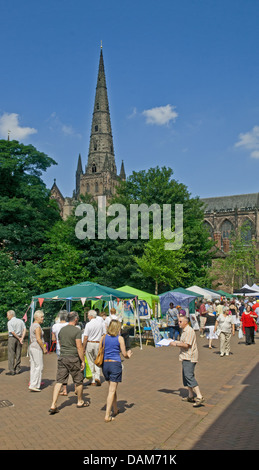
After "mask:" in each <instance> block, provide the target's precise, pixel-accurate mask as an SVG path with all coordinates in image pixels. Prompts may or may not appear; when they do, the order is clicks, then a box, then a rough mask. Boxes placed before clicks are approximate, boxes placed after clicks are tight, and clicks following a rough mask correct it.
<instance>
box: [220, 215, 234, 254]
mask: <svg viewBox="0 0 259 470" xmlns="http://www.w3.org/2000/svg"><path fill="white" fill-rule="evenodd" d="M220 231H221V245H222V247H223V238H228V239H230V236H231V235H232V232H233V231H234V226H233V224H232V223H231V222H230V220H227V219H226V220H224V222H223V224H222V225H221V227H220Z"/></svg>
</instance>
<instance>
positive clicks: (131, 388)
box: [0, 334, 259, 451]
mask: <svg viewBox="0 0 259 470" xmlns="http://www.w3.org/2000/svg"><path fill="white" fill-rule="evenodd" d="M197 341H198V347H199V363H198V365H197V367H196V377H197V380H198V383H199V385H200V388H201V391H202V393H203V395H204V397H205V399H206V401H205V404H204V406H201V407H200V408H193V406H192V404H191V403H185V402H182V401H181V397H183V396H185V395H186V389H185V388H184V387H183V385H182V377H181V364H180V362H179V358H178V356H179V350H178V349H177V348H169V347H168V348H166V347H164V348H154V347H153V346H152V345H148V346H145V345H144V346H143V349H142V350H140V348H139V347H135V348H134V349H133V352H134V354H133V356H132V358H131V359H130V360H125V361H124V363H123V364H124V370H123V382H122V383H121V384H120V385H119V388H118V402H119V408H120V411H121V413H120V414H119V415H118V416H117V417H116V418H115V420H114V421H113V422H111V423H105V422H104V414H105V403H106V396H107V390H108V386H107V384H106V383H105V382H104V381H103V383H102V386H101V387H90V386H88V384H87V381H85V383H84V397H85V400H88V401H89V403H90V406H89V407H87V408H84V409H77V408H76V396H75V394H74V386H73V384H72V382H70V383H69V386H68V391H69V395H68V397H62V396H60V397H59V401H58V406H59V408H60V413H58V414H56V415H49V413H48V409H49V407H50V405H51V400H52V392H53V386H54V384H55V378H56V365H57V358H56V354H55V353H50V354H47V355H45V356H44V372H43V381H44V386H43V389H42V391H41V392H40V393H37V392H36V393H33V392H30V391H28V382H29V359H28V358H27V357H24V358H23V359H22V373H21V374H19V375H16V376H13V377H12V376H7V375H5V372H7V361H4V362H0V401H1V400H9V401H10V402H11V403H12V404H13V406H8V407H7V406H3V407H0V449H1V450H26V449H27V450H65V449H67V450H85V451H86V450H89V451H91V450H154V449H155V450H203V449H207V450H208V449H211V450H213V449H221V450H225V449H226V450H242V449H247V450H250V449H258V448H259V394H258V391H259V335H256V344H255V345H251V346H246V345H245V344H244V340H239V339H238V337H237V334H236V335H235V336H234V337H233V338H232V340H231V352H232V353H231V355H230V356H229V357H220V356H219V342H218V341H214V345H213V346H214V348H213V349H209V348H208V342H207V340H206V338H200V337H199V335H198V334H197Z"/></svg>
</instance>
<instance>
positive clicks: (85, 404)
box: [76, 402, 89, 408]
mask: <svg viewBox="0 0 259 470" xmlns="http://www.w3.org/2000/svg"><path fill="white" fill-rule="evenodd" d="M87 406H89V403H88V402H84V403H82V405H76V407H77V408H86V407H87Z"/></svg>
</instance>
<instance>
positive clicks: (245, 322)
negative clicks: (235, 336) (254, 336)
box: [240, 312, 258, 333]
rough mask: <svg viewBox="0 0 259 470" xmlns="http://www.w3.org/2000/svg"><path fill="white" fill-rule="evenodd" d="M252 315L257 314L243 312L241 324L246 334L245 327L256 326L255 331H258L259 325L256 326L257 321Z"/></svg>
mask: <svg viewBox="0 0 259 470" xmlns="http://www.w3.org/2000/svg"><path fill="white" fill-rule="evenodd" d="M251 314H252V315H256V313H255V312H249V313H245V312H243V313H242V317H241V319H240V320H241V322H242V327H243V331H244V333H245V327H246V326H247V327H249V326H254V327H255V331H257V324H256V321H255V318H253V317H251ZM256 317H258V315H256Z"/></svg>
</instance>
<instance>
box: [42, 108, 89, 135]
mask: <svg viewBox="0 0 259 470" xmlns="http://www.w3.org/2000/svg"><path fill="white" fill-rule="evenodd" d="M47 121H48V122H49V128H50V130H51V131H53V132H61V133H62V134H64V135H65V136H70V137H79V138H81V137H82V136H81V134H79V133H78V132H76V131H75V129H74V128H73V127H72V126H70V125H69V124H64V123H63V122H62V121H61V120H60V118H59V117H58V115H57V113H56V112H53V113H52V114H51V115H50V117H49V118H48V119H47Z"/></svg>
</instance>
